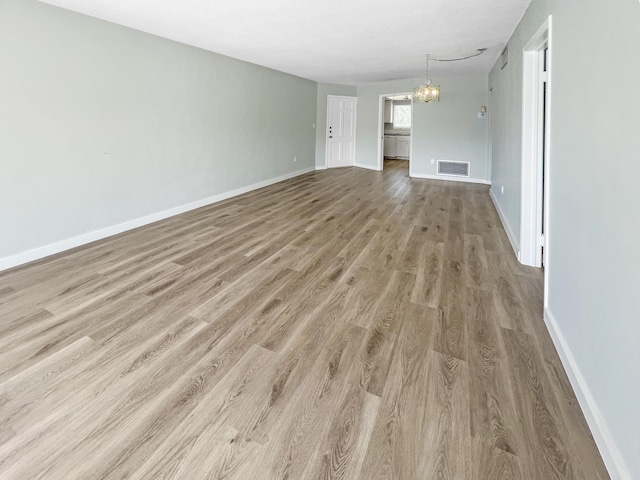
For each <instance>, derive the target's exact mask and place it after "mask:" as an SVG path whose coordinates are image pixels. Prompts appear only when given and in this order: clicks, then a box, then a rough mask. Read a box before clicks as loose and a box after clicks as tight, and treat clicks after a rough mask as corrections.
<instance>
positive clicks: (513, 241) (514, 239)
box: [489, 189, 520, 260]
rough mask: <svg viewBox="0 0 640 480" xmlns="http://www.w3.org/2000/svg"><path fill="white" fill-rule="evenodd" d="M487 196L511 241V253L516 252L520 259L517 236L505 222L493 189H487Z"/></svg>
mask: <svg viewBox="0 0 640 480" xmlns="http://www.w3.org/2000/svg"><path fill="white" fill-rule="evenodd" d="M489 196H490V197H491V200H492V201H493V205H494V206H495V207H496V211H497V212H498V216H499V217H500V221H501V222H502V226H503V227H504V231H505V232H506V233H507V237H508V238H509V243H511V248H513V253H515V254H516V258H517V259H518V260H520V246H519V245H518V237H516V234H515V233H513V230H512V229H511V225H509V222H507V217H506V216H505V214H504V212H503V211H502V208H501V207H500V203H498V199H497V198H496V197H495V195H494V194H493V189H491V190H489Z"/></svg>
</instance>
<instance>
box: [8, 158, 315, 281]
mask: <svg viewBox="0 0 640 480" xmlns="http://www.w3.org/2000/svg"><path fill="white" fill-rule="evenodd" d="M314 170H315V168H314V167H310V168H305V169H304V170H298V171H295V172H291V173H287V174H285V175H281V176H279V177H275V178H271V179H269V180H263V181H262V182H258V183H254V184H252V185H248V186H246V187H240V188H236V189H235V190H230V191H228V192H224V193H220V194H218V195H214V196H212V197H208V198H203V199H202V200H197V201H195V202H191V203H187V204H185V205H180V206H177V207H173V208H170V209H168V210H163V211H161V212H157V213H152V214H151V215H147V216H144V217H140V218H134V219H133V220H128V221H126V222H123V223H119V224H117V225H112V226H109V227H105V228H101V229H99V230H94V231H92V232H88V233H83V234H81V235H77V236H75V237H71V238H67V239H65V240H61V241H59V242H55V243H51V244H49V245H44V246H42V247H37V248H34V249H31V250H27V251H26V252H21V253H17V254H15V255H11V256H8V257H3V258H0V271H2V270H7V269H9V268H13V267H16V266H18V265H23V264H25V263H29V262H33V261H34V260H39V259H41V258H44V257H48V256H49V255H54V254H56V253H60V252H64V251H65V250H70V249H72V248H75V247H79V246H81V245H86V244H87V243H91V242H95V241H96V240H101V239H103V238H107V237H110V236H112V235H117V234H119V233H122V232H126V231H127V230H132V229H134V228H138V227H142V226H144V225H148V224H150V223H153V222H157V221H159V220H164V219H165V218H169V217H173V216H175V215H180V214H181V213H184V212H188V211H189V210H195V209H196V208H201V207H205V206H207V205H211V204H212V203H217V202H221V201H222V200H226V199H228V198H231V197H235V196H238V195H242V194H243V193H247V192H251V191H252V190H257V189H259V188H263V187H267V186H269V185H273V184H274V183H278V182H282V181H284V180H288V179H290V178H293V177H297V176H300V175H304V174H305V173H309V172H313V171H314Z"/></svg>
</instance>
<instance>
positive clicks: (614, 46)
mask: <svg viewBox="0 0 640 480" xmlns="http://www.w3.org/2000/svg"><path fill="white" fill-rule="evenodd" d="M550 14H552V15H553V27H552V35H553V52H552V68H553V71H552V98H551V132H550V142H551V143H550V146H551V159H550V165H549V167H550V171H549V174H550V185H549V188H550V192H549V194H550V202H549V204H550V205H549V208H550V215H549V221H550V227H549V232H548V235H549V238H548V254H549V256H548V265H547V269H548V271H547V273H548V277H549V284H548V288H549V296H548V314H550V316H551V318H553V319H555V322H556V324H557V333H559V335H561V336H562V337H563V338H564V340H565V341H566V345H567V350H568V353H569V354H570V355H572V356H573V359H574V361H575V366H576V369H575V370H576V372H577V374H578V375H580V376H581V377H582V379H583V380H584V385H586V388H587V390H588V392H587V394H588V395H591V397H592V403H591V404H586V405H585V404H583V405H582V406H583V409H589V410H590V412H591V413H588V414H587V417H588V418H589V416H590V415H592V416H593V418H594V419H598V418H599V420H601V421H602V422H603V425H604V427H603V428H602V429H600V431H598V428H597V427H598V426H597V424H595V422H594V420H592V422H591V428H592V430H594V436H595V438H596V440H598V441H599V446H600V448H601V451H602V452H603V456H604V458H605V461H606V462H607V466H608V467H609V470H610V472H611V475H612V478H614V479H615V478H628V479H631V478H640V427H639V426H640V410H639V409H638V404H639V402H640V295H639V294H638V293H639V292H640V273H639V271H638V266H639V265H640V249H638V247H637V239H638V237H639V236H640V216H639V215H638V214H637V207H638V205H640V190H639V189H638V182H637V179H638V178H639V177H640V161H639V160H640V135H638V132H640V116H638V112H639V111H640V95H639V94H638V78H640V62H638V61H637V59H638V58H640V3H639V2H638V1H637V0H616V1H615V2H611V3H607V4H606V6H605V7H604V8H603V4H602V2H599V1H597V0H582V1H580V2H578V1H567V0H533V2H532V4H531V5H530V7H529V9H528V11H527V13H526V14H525V16H524V17H523V19H522V21H521V22H520V24H519V26H518V27H517V29H516V30H515V32H514V34H513V37H512V38H511V40H510V41H509V65H508V66H507V68H505V70H502V71H501V70H500V68H499V66H497V65H496V66H495V67H494V68H493V70H492V72H491V75H490V84H491V86H492V87H493V88H494V91H493V103H494V109H493V110H494V114H495V115H496V116H495V117H494V120H495V121H496V124H497V128H495V129H494V131H493V138H494V143H493V152H494V162H493V172H494V184H493V188H499V186H500V185H502V184H503V185H505V190H506V192H505V195H504V196H500V195H496V196H497V198H498V201H499V203H500V205H501V208H502V209H503V210H504V211H505V213H506V216H507V220H508V222H510V223H511V224H512V225H511V227H512V228H513V229H514V230H515V231H516V232H519V222H520V219H519V202H520V200H519V195H520V178H519V169H520V166H519V162H520V138H521V119H520V116H521V108H522V106H521V104H522V98H521V97H522V53H521V51H522V48H523V46H524V45H525V44H526V42H527V41H528V40H529V39H530V38H531V37H532V36H533V34H534V33H535V31H536V30H537V29H538V27H539V26H540V25H541V24H542V23H543V22H544V20H545V18H546V17H547V16H548V15H550ZM594 85H595V88H594ZM496 103H498V104H499V108H498V109H496V108H495V104H496ZM565 353H567V352H565ZM575 386H576V385H574V387H575ZM603 432H604V433H603ZM605 441H606V443H605ZM625 464H626V466H625ZM625 471H626V473H625Z"/></svg>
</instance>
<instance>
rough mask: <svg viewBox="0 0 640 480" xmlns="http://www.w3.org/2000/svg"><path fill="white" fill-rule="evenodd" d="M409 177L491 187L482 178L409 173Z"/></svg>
mask: <svg viewBox="0 0 640 480" xmlns="http://www.w3.org/2000/svg"><path fill="white" fill-rule="evenodd" d="M447 161H448V160H447ZM464 163H467V162H464ZM409 176H410V177H411V178H426V179H428V180H445V181H447V182H462V183H482V184H483V185H491V181H490V180H485V179H484V178H468V177H459V176H457V175H427V174H424V173H414V172H410V173H409Z"/></svg>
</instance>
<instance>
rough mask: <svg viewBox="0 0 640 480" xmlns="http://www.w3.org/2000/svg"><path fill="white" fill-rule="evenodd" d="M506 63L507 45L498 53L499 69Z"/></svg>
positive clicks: (507, 59)
mask: <svg viewBox="0 0 640 480" xmlns="http://www.w3.org/2000/svg"><path fill="white" fill-rule="evenodd" d="M507 63H509V45H507V46H505V47H504V50H502V53H501V54H500V70H502V69H503V68H504V67H506V66H507Z"/></svg>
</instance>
